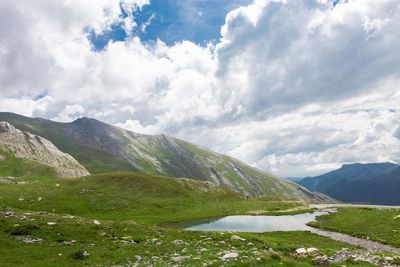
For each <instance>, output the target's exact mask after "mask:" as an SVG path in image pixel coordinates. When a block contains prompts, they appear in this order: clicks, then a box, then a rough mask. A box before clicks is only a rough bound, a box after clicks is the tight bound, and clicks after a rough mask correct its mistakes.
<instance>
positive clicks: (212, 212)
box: [0, 173, 299, 224]
mask: <svg viewBox="0 0 400 267" xmlns="http://www.w3.org/2000/svg"><path fill="white" fill-rule="evenodd" d="M0 195H1V196H2V198H1V199H0V206H3V207H15V208H18V209H29V210H34V211H43V210H45V211H52V210H56V211H57V212H59V213H69V214H73V215H79V216H85V217H88V218H97V219H113V220H130V219H133V220H135V221H137V222H140V223H145V224H154V223H164V222H170V221H181V220H187V219H192V218H204V217H214V216H220V215H228V214H243V213H249V212H250V213H251V212H252V211H261V212H270V211H278V210H284V209H289V208H293V207H295V206H297V205H299V204H298V203H296V202H269V201H265V200H263V199H251V200H248V199H246V198H245V197H243V196H242V195H240V194H238V193H236V192H233V191H231V190H229V189H225V188H221V187H217V186H215V185H214V184H211V183H203V182H199V181H194V180H189V179H173V178H166V177H161V176H152V175H147V174H140V173H134V174H132V173H115V174H102V175H93V176H89V177H85V178H81V179H41V181H40V182H35V183H29V184H25V185H20V186H18V187H16V186H14V185H2V186H1V187H0ZM21 198H23V199H24V200H25V201H19V199H21ZM39 198H40V199H41V200H40V201H37V199H39Z"/></svg>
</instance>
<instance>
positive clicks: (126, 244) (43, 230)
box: [0, 174, 366, 266]
mask: <svg viewBox="0 0 400 267" xmlns="http://www.w3.org/2000/svg"><path fill="white" fill-rule="evenodd" d="M21 179H23V180H26V181H28V182H30V183H28V184H22V185H16V184H0V196H1V198H0V211H6V210H13V211H15V212H16V215H15V216H11V217H4V216H3V215H1V214H0V266H55V265H57V266H81V265H89V266H93V265H102V266H103V265H111V264H124V263H130V264H131V265H133V264H134V263H135V262H136V256H140V257H142V260H141V261H140V262H139V263H140V264H142V265H143V266H148V265H150V264H151V263H153V264H154V266H171V265H173V264H174V263H173V262H172V260H171V259H172V257H173V255H174V253H178V254H180V255H190V256H191V258H190V259H188V260H186V261H185V264H188V265H193V266H202V264H203V263H204V262H206V263H208V264H210V266H223V265H226V266H228V265H229V266H265V265H268V266H282V265H283V266H312V265H311V263H310V262H311V259H310V258H305V259H301V260H297V259H296V258H294V257H293V251H294V249H296V248H298V247H302V246H306V247H311V246H312V247H318V248H320V249H321V250H322V251H323V252H324V253H326V254H332V253H334V251H336V250H339V249H341V248H342V247H347V245H345V244H343V243H340V242H336V241H332V240H330V239H327V238H323V237H319V236H317V235H314V234H310V233H305V232H293V233H266V234H242V236H243V237H245V238H246V239H248V240H249V241H250V242H251V243H249V242H239V241H231V240H230V234H224V235H222V234H221V233H200V232H185V231H182V230H179V229H172V228H164V227H160V226H157V224H160V223H162V222H167V221H175V220H187V219H191V218H199V217H207V216H217V215H224V214H233V213H246V212H248V211H254V210H264V211H268V210H269V211H276V210H279V209H287V208H292V207H294V206H295V205H296V204H295V203H287V202H267V201H265V200H261V199H258V200H257V199H253V200H246V199H245V198H243V197H242V196H241V195H239V194H237V193H235V192H232V191H230V190H227V189H223V188H214V187H210V185H208V184H205V183H202V182H197V181H192V180H177V179H171V178H165V177H158V176H151V175H143V174H104V175H95V176H90V177H86V178H81V179H74V180H63V179H55V178H41V179H37V178H21ZM21 197H22V198H23V199H24V200H22V201H21V200H19V199H20V198H21ZM38 197H41V199H40V200H39V198H38ZM38 211H47V212H48V213H38ZM66 213H69V214H73V215H74V216H75V217H74V218H71V217H70V216H65V214H66ZM94 219H98V220H100V222H101V224H100V225H96V224H94V223H93V220H94ZM47 222H55V223H56V225H48V224H47ZM22 234H23V235H25V236H28V237H37V238H41V239H43V242H42V243H41V244H26V243H23V242H21V241H18V240H16V237H19V236H20V235H22ZM206 237H209V238H211V240H205V238H206ZM177 239H179V240H183V242H184V244H174V240H177ZM71 240H75V241H76V242H75V243H74V244H73V245H68V244H65V243H64V241H71ZM132 240H135V241H137V242H139V243H138V244H132V243H131V241H132ZM222 241H223V242H222ZM269 247H272V248H273V249H274V250H276V251H277V252H278V253H277V254H275V253H267V252H265V249H266V248H269ZM83 250H86V251H88V252H89V253H90V256H89V257H88V258H86V259H77V257H76V256H73V254H74V253H76V252H79V251H83ZM232 250H234V251H238V252H239V254H240V258H239V260H238V261H233V262H224V261H222V260H221V259H220V258H219V257H220V256H219V254H218V253H223V252H224V251H232ZM156 257H159V258H156ZM257 258H259V259H257ZM347 266H352V265H351V264H349V265H347ZM363 266H366V265H363Z"/></svg>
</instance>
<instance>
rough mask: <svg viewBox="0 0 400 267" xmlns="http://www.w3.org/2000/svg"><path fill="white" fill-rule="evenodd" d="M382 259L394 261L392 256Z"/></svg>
mask: <svg viewBox="0 0 400 267" xmlns="http://www.w3.org/2000/svg"><path fill="white" fill-rule="evenodd" d="M384 259H385V261H394V258H392V257H385V258H384Z"/></svg>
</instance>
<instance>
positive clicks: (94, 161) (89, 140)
mask: <svg viewBox="0 0 400 267" xmlns="http://www.w3.org/2000/svg"><path fill="white" fill-rule="evenodd" d="M0 120H5V121H8V122H10V123H11V124H13V125H14V126H15V127H17V128H19V129H22V130H27V131H30V132H32V133H35V134H38V135H41V136H43V137H45V138H47V139H49V140H51V141H52V142H53V143H54V144H55V145H56V146H57V147H58V148H59V149H60V150H62V151H64V152H67V153H69V154H71V155H72V156H73V157H74V158H76V159H77V160H78V161H79V162H80V163H81V164H82V165H83V166H85V167H86V168H87V169H88V170H89V171H90V172H91V173H102V172H112V171H139V172H143V173H148V174H154V175H164V176H170V177H177V178H179V177H185V178H191V179H197V180H203V181H211V182H213V183H216V184H218V185H223V186H226V187H229V188H232V189H234V190H235V191H238V192H241V193H244V194H246V195H248V196H264V197H268V198H269V199H286V200H302V201H314V202H323V201H331V200H330V199H329V198H327V197H325V196H323V195H318V194H312V193H310V192H309V191H308V190H306V189H305V188H302V187H301V186H299V185H297V184H295V183H293V182H290V181H286V180H283V179H278V178H276V177H274V176H273V175H271V174H268V173H265V172H263V171H260V170H258V169H256V168H253V167H251V166H249V165H246V164H244V163H242V162H240V161H238V160H236V159H233V158H231V157H228V156H225V155H221V154H219V153H216V152H213V151H211V150H209V149H206V148H203V147H200V146H197V145H194V144H192V143H189V142H186V141H183V140H180V139H177V138H173V137H170V136H166V135H154V136H150V135H143V134H138V133H134V132H131V131H127V130H124V129H121V128H118V127H114V126H112V125H108V124H105V123H103V122H100V121H97V120H94V119H88V118H81V119H78V120H76V121H74V122H72V123H58V122H53V121H49V120H44V119H32V118H27V117H23V116H20V115H17V114H13V113H0Z"/></svg>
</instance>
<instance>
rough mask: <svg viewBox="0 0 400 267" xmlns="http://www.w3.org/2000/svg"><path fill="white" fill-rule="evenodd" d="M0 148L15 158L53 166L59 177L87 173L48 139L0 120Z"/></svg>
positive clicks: (71, 176) (70, 176)
mask: <svg viewBox="0 0 400 267" xmlns="http://www.w3.org/2000/svg"><path fill="white" fill-rule="evenodd" d="M0 150H7V151H8V152H10V153H11V154H12V155H13V156H15V157H17V158H23V159H29V160H34V161H38V162H40V163H42V164H45V165H47V166H50V167H54V168H55V170H56V172H57V174H58V175H59V176H61V177H65V178H77V177H82V176H86V175H89V172H88V171H87V170H86V169H85V167H83V166H82V165H81V164H80V163H79V162H78V161H77V160H76V159H74V158H73V157H72V156H71V155H69V154H66V153H64V152H62V151H60V150H59V149H58V148H57V147H56V146H55V145H54V144H53V143H52V142H50V141H49V140H47V139H45V138H43V137H40V136H37V135H34V134H31V133H29V132H23V131H20V130H18V129H17V128H15V127H14V126H12V125H11V124H10V123H8V122H4V121H0Z"/></svg>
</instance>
